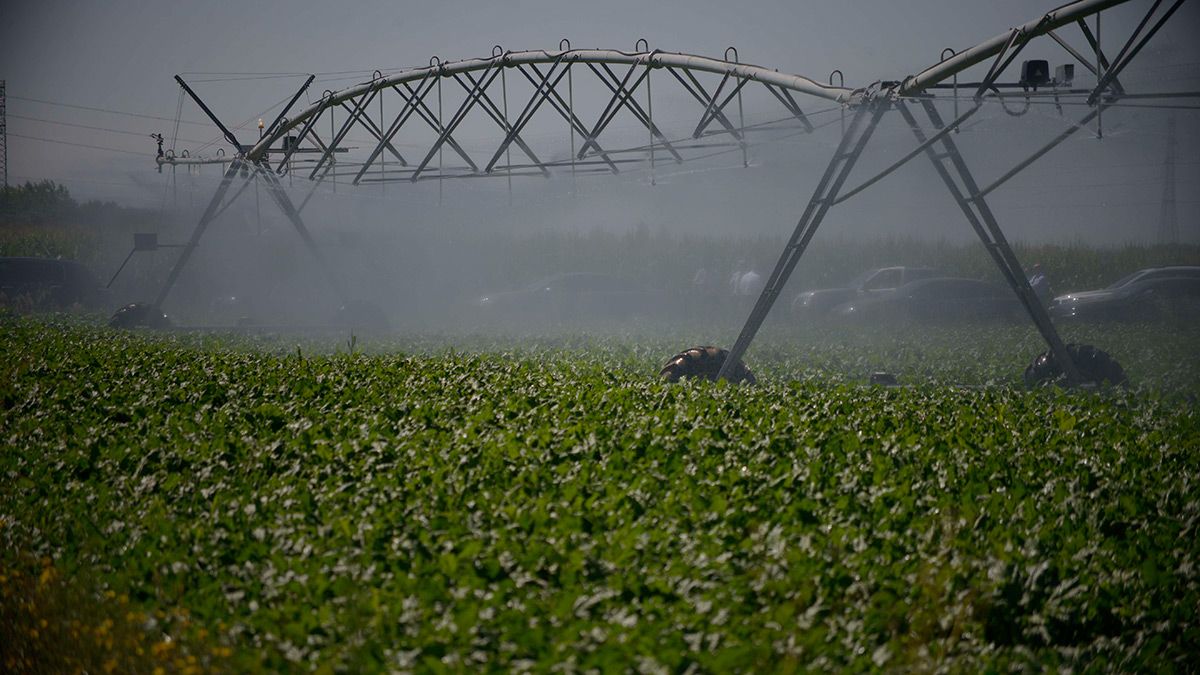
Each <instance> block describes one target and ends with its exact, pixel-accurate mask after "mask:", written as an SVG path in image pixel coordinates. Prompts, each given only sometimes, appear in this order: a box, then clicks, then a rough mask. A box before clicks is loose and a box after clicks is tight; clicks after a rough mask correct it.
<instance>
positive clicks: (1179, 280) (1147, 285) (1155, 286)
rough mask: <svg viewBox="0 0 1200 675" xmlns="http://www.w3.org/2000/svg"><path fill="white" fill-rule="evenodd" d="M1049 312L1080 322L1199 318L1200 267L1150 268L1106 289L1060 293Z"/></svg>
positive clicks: (1052, 314) (1058, 316)
mask: <svg viewBox="0 0 1200 675" xmlns="http://www.w3.org/2000/svg"><path fill="white" fill-rule="evenodd" d="M1050 315H1051V316H1053V317H1055V318H1058V319H1077V320H1081V321H1089V320H1090V321H1158V320H1164V319H1172V318H1180V319H1196V318H1200V266H1184V265H1177V266H1170V267H1151V268H1148V269H1144V270H1138V271H1137V272H1134V273H1133V274H1130V275H1129V276H1126V277H1124V278H1122V279H1120V280H1119V281H1117V282H1116V283H1114V284H1112V285H1111V286H1109V287H1108V288H1103V289H1100V290H1095V291H1080V292H1074V293H1067V294H1065V295H1060V296H1058V297H1057V298H1055V299H1054V302H1053V303H1051V305H1050Z"/></svg>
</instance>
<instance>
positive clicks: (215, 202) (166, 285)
mask: <svg viewBox="0 0 1200 675" xmlns="http://www.w3.org/2000/svg"><path fill="white" fill-rule="evenodd" d="M244 166H245V160H243V159H242V158H240V157H237V158H234V160H233V161H232V162H230V163H229V168H228V169H226V170H225V175H224V176H222V177H221V184H220V185H218V186H217V190H216V192H214V193H213V196H212V199H209V200H208V207H207V208H205V209H204V214H203V215H201V216H200V220H199V221H198V222H197V223H196V227H195V228H194V229H193V230H192V236H191V238H190V239H188V243H187V244H185V245H184V247H183V251H181V252H180V253H179V259H177V260H176V261H175V265H174V266H172V267H171V272H170V274H168V275H167V280H166V281H165V282H163V285H162V288H160V289H158V297H156V298H155V299H154V306H155V307H159V308H161V307H162V304H163V302H164V301H166V299H167V295H168V294H169V293H170V292H171V288H172V287H173V286H174V285H175V282H176V280H178V279H179V274H180V273H181V272H182V271H183V268H184V266H185V265H187V262H188V260H189V259H191V257H192V253H193V252H194V251H195V250H196V246H198V245H199V244H200V237H202V236H204V231H205V230H206V229H208V225H209V223H211V222H212V221H213V219H214V218H216V217H217V214H218V213H219V212H220V211H223V210H224V209H223V208H221V199H222V198H224V197H225V192H226V191H227V190H229V184H230V183H232V182H233V179H234V178H235V177H236V176H237V173H238V171H240V170H241V169H242V167H244ZM237 194H239V195H240V194H241V192H238V193H237ZM235 198H236V195H235ZM229 201H230V204H232V203H233V200H232V199H231V200H229ZM226 206H228V205H226Z"/></svg>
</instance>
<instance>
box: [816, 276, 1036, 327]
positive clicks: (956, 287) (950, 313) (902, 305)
mask: <svg viewBox="0 0 1200 675" xmlns="http://www.w3.org/2000/svg"><path fill="white" fill-rule="evenodd" d="M1021 311H1022V307H1021V302H1020V300H1018V299H1017V296H1016V294H1014V293H1013V291H1012V290H1011V289H1009V288H1006V287H1004V286H1000V285H998V284H993V283H991V282H987V281H980V280H978V279H955V278H949V277H935V278H932V279H921V280H918V281H913V282H911V283H907V284H905V285H903V286H901V287H899V288H896V289H894V290H891V291H887V292H883V293H879V294H877V295H874V296H870V297H863V298H861V299H859V300H855V301H852V302H848V303H845V304H842V305H839V306H838V307H837V308H835V309H834V314H835V315H836V316H838V317H840V318H844V319H850V320H863V321H880V322H886V321H901V320H908V321H928V322H938V321H982V320H1002V321H1014V320H1017V319H1019V318H1020V316H1021Z"/></svg>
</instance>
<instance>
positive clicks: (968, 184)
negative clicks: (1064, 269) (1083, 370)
mask: <svg viewBox="0 0 1200 675" xmlns="http://www.w3.org/2000/svg"><path fill="white" fill-rule="evenodd" d="M921 106H922V107H923V108H924V110H925V113H926V115H928V117H929V120H930V122H932V123H933V125H934V127H935V128H937V129H938V130H939V131H940V130H941V129H942V127H943V126H944V124H943V122H942V118H941V115H939V114H938V111H937V108H935V107H934V105H933V101H931V100H928V99H922V100H921ZM899 108H900V112H901V114H902V115H903V116H904V119H905V121H906V122H908V124H909V125H910V126H911V127H912V129H913V133H914V134H915V135H916V137H917V140H918V142H921V143H924V142H925V134H924V132H922V131H921V129H920V127H918V125H917V121H916V119H915V118H914V117H913V115H912V113H911V112H909V111H908V109H907V108H906V107H905V106H904V104H903V103H901V104H900V105H899ZM939 142H940V144H941V146H942V150H943V152H942V153H936V152H934V150H933V146H929V147H927V148H926V149H925V152H926V154H927V155H928V156H929V158H930V161H932V162H933V165H934V168H935V169H936V170H937V172H938V175H939V176H940V177H941V178H942V181H943V182H944V183H945V184H946V187H947V189H949V190H950V194H951V196H953V197H954V200H955V201H956V202H957V203H958V206H959V208H960V209H962V212H963V215H964V216H966V218H967V221H968V222H970V223H971V227H972V228H973V229H974V230H975V233H976V234H977V235H978V236H979V238H980V240H981V241H982V242H983V245H984V247H986V249H987V251H988V253H989V254H990V255H991V256H992V259H993V260H994V261H995V262H996V266H997V267H999V268H1000V272H1001V273H1002V274H1003V275H1004V280H1005V281H1007V282H1008V285H1009V286H1010V287H1011V288H1012V289H1013V292H1014V293H1016V295H1017V298H1018V299H1020V301H1021V304H1022V305H1023V306H1024V307H1025V311H1026V312H1027V313H1028V314H1029V317H1030V318H1031V319H1032V320H1033V323H1034V325H1035V326H1036V327H1037V329H1038V332H1040V333H1041V334H1042V338H1043V339H1045V340H1046V344H1047V345H1049V346H1050V350H1051V351H1053V352H1054V357H1055V360H1057V361H1058V363H1060V364H1062V368H1063V372H1065V373H1066V375H1067V381H1068V382H1069V383H1070V384H1073V385H1076V384H1081V383H1082V382H1083V377H1082V376H1081V375H1080V373H1079V369H1078V368H1076V366H1075V362H1074V360H1073V359H1072V358H1071V355H1070V352H1068V351H1067V346H1066V344H1065V343H1063V340H1062V338H1061V337H1060V336H1059V334H1058V331H1057V330H1056V329H1055V328H1054V324H1053V323H1052V322H1051V321H1050V315H1049V314H1048V313H1047V312H1046V308H1045V307H1043V306H1042V303H1041V301H1040V300H1039V299H1038V297H1037V294H1036V293H1034V292H1033V288H1032V287H1031V286H1030V285H1029V280H1028V278H1027V277H1026V276H1025V271H1024V270H1023V269H1022V268H1021V263H1020V262H1019V261H1018V260H1017V256H1016V254H1015V253H1013V250H1012V247H1011V246H1009V244H1008V240H1007V239H1006V238H1005V236H1004V232H1003V231H1002V230H1001V229H1000V225H999V223H997V221H996V216H995V215H994V214H993V213H992V209H991V207H990V206H988V203H987V200H986V199H985V198H984V196H983V194H981V193H980V190H979V186H978V184H977V183H976V182H975V178H974V176H973V175H972V174H971V171H970V169H968V168H967V165H966V162H964V161H963V158H962V155H961V154H960V153H959V151H958V146H957V145H956V144H955V142H954V139H953V137H952V136H951V135H950V134H942V136H941V139H940V141H939ZM947 161H948V162H949V166H948V167H947V165H946V162H947ZM951 171H953V173H955V174H957V175H958V179H959V181H961V183H962V188H961V189H960V188H959V186H958V184H957V183H955V181H954V178H953V176H952V175H951ZM964 193H965V194H964Z"/></svg>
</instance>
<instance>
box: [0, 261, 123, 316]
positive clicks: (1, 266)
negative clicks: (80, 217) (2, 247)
mask: <svg viewBox="0 0 1200 675" xmlns="http://www.w3.org/2000/svg"><path fill="white" fill-rule="evenodd" d="M0 295H2V296H3V297H4V298H5V299H6V300H7V302H15V301H21V302H29V303H30V305H31V306H32V307H34V308H53V309H62V308H66V307H71V306H73V305H81V306H83V307H87V308H89V309H98V308H101V307H102V305H103V304H104V303H105V301H106V300H107V298H108V295H107V292H106V289H104V288H103V287H102V286H101V285H100V282H99V281H98V280H97V279H96V277H95V276H94V275H93V274H92V273H91V271H90V270H88V268H87V267H85V266H84V265H83V264H82V263H79V262H77V261H74V260H55V259H51V258H0Z"/></svg>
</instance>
